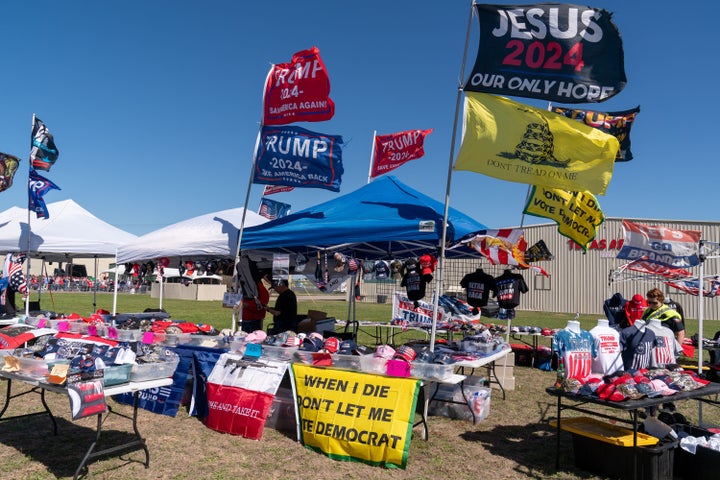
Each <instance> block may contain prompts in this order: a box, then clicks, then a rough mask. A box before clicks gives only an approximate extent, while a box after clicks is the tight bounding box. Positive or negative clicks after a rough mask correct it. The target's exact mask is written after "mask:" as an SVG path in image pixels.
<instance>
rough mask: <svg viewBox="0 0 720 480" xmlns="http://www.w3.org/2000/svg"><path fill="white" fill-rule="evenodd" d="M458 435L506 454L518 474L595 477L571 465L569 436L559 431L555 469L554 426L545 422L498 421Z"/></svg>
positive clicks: (540, 476)
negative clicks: (493, 424) (495, 423)
mask: <svg viewBox="0 0 720 480" xmlns="http://www.w3.org/2000/svg"><path fill="white" fill-rule="evenodd" d="M460 438H462V439H463V440H465V441H468V442H479V443H480V444H482V446H483V447H484V448H485V449H486V450H487V451H488V452H490V453H492V454H493V455H497V456H500V457H505V458H507V459H508V460H511V461H513V462H515V463H516V464H517V466H516V467H515V470H516V471H517V472H518V475H524V476H527V477H528V478H538V479H545V478H565V477H563V473H564V474H566V475H567V474H569V475H568V476H570V477H571V478H588V479H589V478H597V477H596V476H594V475H593V474H591V473H588V472H585V471H583V470H579V469H576V468H574V458H573V449H572V442H571V441H570V436H568V435H564V434H562V433H561V435H560V449H559V452H560V469H559V470H556V469H555V458H556V457H555V455H556V452H557V451H558V449H557V437H556V435H555V428H554V427H551V426H549V425H548V424H547V423H528V424H526V425H498V426H496V427H493V428H491V429H489V430H485V431H479V430H475V431H466V432H464V433H462V434H460Z"/></svg>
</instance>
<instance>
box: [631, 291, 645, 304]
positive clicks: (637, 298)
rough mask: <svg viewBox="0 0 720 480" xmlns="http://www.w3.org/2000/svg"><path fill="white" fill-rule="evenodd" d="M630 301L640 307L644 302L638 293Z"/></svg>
mask: <svg viewBox="0 0 720 480" xmlns="http://www.w3.org/2000/svg"><path fill="white" fill-rule="evenodd" d="M630 301H631V302H632V303H634V304H635V305H640V304H641V303H643V302H644V301H645V299H644V298H643V296H642V295H640V294H639V293H636V294H635V295H633V296H632V299H630Z"/></svg>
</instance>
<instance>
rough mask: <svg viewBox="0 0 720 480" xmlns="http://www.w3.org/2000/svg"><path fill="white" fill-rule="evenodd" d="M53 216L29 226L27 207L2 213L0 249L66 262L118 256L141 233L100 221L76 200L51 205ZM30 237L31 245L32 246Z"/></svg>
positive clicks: (36, 220)
mask: <svg viewBox="0 0 720 480" xmlns="http://www.w3.org/2000/svg"><path fill="white" fill-rule="evenodd" d="M47 207H48V212H49V213H50V216H49V218H46V219H35V218H34V216H35V215H34V214H33V215H32V217H31V219H30V222H31V223H30V225H28V211H27V209H26V208H20V207H11V208H9V209H7V210H5V211H4V212H0V252H2V253H8V252H25V251H27V252H28V255H29V256H30V257H32V258H43V259H45V260H57V261H66V260H68V259H72V258H94V257H114V256H115V254H116V252H117V249H118V247H120V245H124V244H127V243H130V242H132V241H134V240H135V239H136V238H137V236H135V235H133V234H132V233H128V232H126V231H124V230H121V229H119V228H117V227H114V226H112V225H110V224H109V223H107V222H104V221H103V220H100V219H99V218H97V217H96V216H95V215H93V214H92V213H90V212H88V211H87V210H85V209H84V208H83V207H81V206H80V205H78V204H77V203H75V202H74V201H73V200H63V201H60V202H54V203H49V204H47ZM28 236H29V240H30V243H29V248H28Z"/></svg>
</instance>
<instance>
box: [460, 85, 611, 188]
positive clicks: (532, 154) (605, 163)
mask: <svg viewBox="0 0 720 480" xmlns="http://www.w3.org/2000/svg"><path fill="white" fill-rule="evenodd" d="M619 148H620V145H619V143H618V140H617V138H615V137H613V136H612V135H608V134H607V133H603V132H601V131H600V130H598V129H596V128H592V127H589V126H587V125H583V124H582V123H579V122H576V121H574V120H571V119H569V118H566V117H563V116H561V115H559V114H556V113H552V112H549V111H547V110H540V109H537V108H533V107H530V106H528V105H524V104H522V103H517V102H513V101H512V100H509V99H507V98H504V97H497V96H494V95H489V94H486V93H474V92H465V119H464V124H463V141H462V146H461V147H460V153H459V154H458V156H457V159H456V160H455V165H454V168H455V170H470V171H473V172H478V173H482V174H485V175H488V176H491V177H495V178H499V179H501V180H508V181H510V182H518V183H528V184H531V185H542V186H545V187H549V188H560V189H563V190H570V191H588V192H591V193H597V194H601V195H603V194H605V190H606V189H607V186H608V184H609V183H610V178H611V177H612V171H613V166H614V164H615V157H616V155H617V152H618V149H619Z"/></svg>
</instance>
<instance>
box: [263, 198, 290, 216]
mask: <svg viewBox="0 0 720 480" xmlns="http://www.w3.org/2000/svg"><path fill="white" fill-rule="evenodd" d="M258 213H259V214H260V215H261V216H263V217H265V218H267V219H269V220H275V219H277V218H282V217H285V216H287V214H288V213H290V204H287V203H282V202H276V201H275V200H270V199H268V198H262V199H261V200H260V211H259V212H258Z"/></svg>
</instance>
